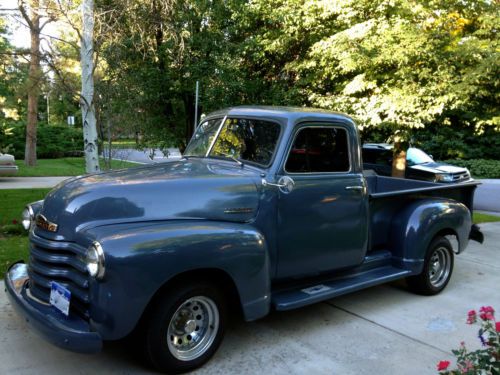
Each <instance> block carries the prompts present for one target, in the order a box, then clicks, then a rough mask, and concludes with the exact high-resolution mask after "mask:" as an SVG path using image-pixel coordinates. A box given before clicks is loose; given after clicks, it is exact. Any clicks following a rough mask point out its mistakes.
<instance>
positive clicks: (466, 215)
mask: <svg viewBox="0 0 500 375" xmlns="http://www.w3.org/2000/svg"><path fill="white" fill-rule="evenodd" d="M471 225H472V223H471V214H470V212H469V209H468V208H467V207H466V206H465V205H464V204H462V203H459V202H456V201H452V200H447V199H435V198H431V199H423V200H418V201H415V202H413V203H411V204H409V205H408V206H406V207H405V208H404V209H403V210H401V211H399V212H397V213H396V214H395V215H394V218H393V221H392V226H391V234H390V247H391V251H392V253H393V256H394V259H395V262H396V263H397V265H398V266H399V267H403V268H406V269H410V270H412V271H413V273H414V274H419V273H420V272H422V269H423V265H424V258H425V254H426V251H427V248H428V247H429V244H430V243H431V241H432V240H433V239H434V237H436V236H437V235H438V234H439V233H442V234H443V235H446V234H453V235H455V236H456V237H457V240H458V249H457V253H460V252H462V251H463V250H464V249H465V247H466V246H467V244H468V241H469V233H470V230H471Z"/></svg>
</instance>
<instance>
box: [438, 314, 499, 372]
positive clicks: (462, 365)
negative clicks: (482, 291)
mask: <svg viewBox="0 0 500 375" xmlns="http://www.w3.org/2000/svg"><path fill="white" fill-rule="evenodd" d="M477 323H479V326H480V328H479V332H478V338H479V340H480V341H481V345H482V348H481V349H478V350H475V351H472V352H470V351H468V350H467V348H466V347H465V343H464V342H462V343H461V344H460V348H459V349H457V350H452V353H453V354H454V355H455V357H457V368H456V369H450V370H449V369H448V368H449V366H450V361H441V362H439V363H438V365H437V370H438V371H439V373H440V374H441V375H475V374H485V375H498V374H500V322H497V321H496V320H495V310H494V309H493V307H491V306H483V307H481V309H480V310H479V319H478V313H477V312H476V311H475V310H471V311H469V313H468V316H467V324H471V325H472V324H477Z"/></svg>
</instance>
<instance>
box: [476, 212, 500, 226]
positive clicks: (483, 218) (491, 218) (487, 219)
mask: <svg viewBox="0 0 500 375" xmlns="http://www.w3.org/2000/svg"><path fill="white" fill-rule="evenodd" d="M473 218H474V223H475V224H480V223H493V222H495V221H500V216H495V215H488V214H483V213H480V212H474V215H473Z"/></svg>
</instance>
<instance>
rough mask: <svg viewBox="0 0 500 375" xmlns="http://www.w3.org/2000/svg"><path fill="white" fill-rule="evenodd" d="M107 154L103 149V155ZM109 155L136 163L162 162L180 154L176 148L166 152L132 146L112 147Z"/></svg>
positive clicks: (177, 157)
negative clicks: (137, 148) (133, 147)
mask: <svg viewBox="0 0 500 375" xmlns="http://www.w3.org/2000/svg"><path fill="white" fill-rule="evenodd" d="M107 155H108V150H104V156H107ZM111 157H112V158H113V159H116V160H126V161H131V162H136V163H144V164H151V163H162V162H166V161H169V160H172V159H179V158H180V157H181V154H180V152H179V150H178V149H176V148H169V149H168V152H167V154H164V153H163V151H161V150H158V149H155V150H151V149H149V150H136V149H132V148H124V149H113V150H112V151H111Z"/></svg>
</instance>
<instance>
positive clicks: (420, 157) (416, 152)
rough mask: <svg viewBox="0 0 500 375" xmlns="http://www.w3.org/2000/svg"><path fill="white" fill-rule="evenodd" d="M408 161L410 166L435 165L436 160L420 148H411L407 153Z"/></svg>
mask: <svg viewBox="0 0 500 375" xmlns="http://www.w3.org/2000/svg"><path fill="white" fill-rule="evenodd" d="M406 160H407V162H408V164H409V165H415V164H424V163H433V162H434V160H432V158H431V157H430V156H429V155H427V154H426V153H425V152H423V151H422V150H420V149H419V148H414V147H410V148H409V149H408V151H406Z"/></svg>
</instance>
